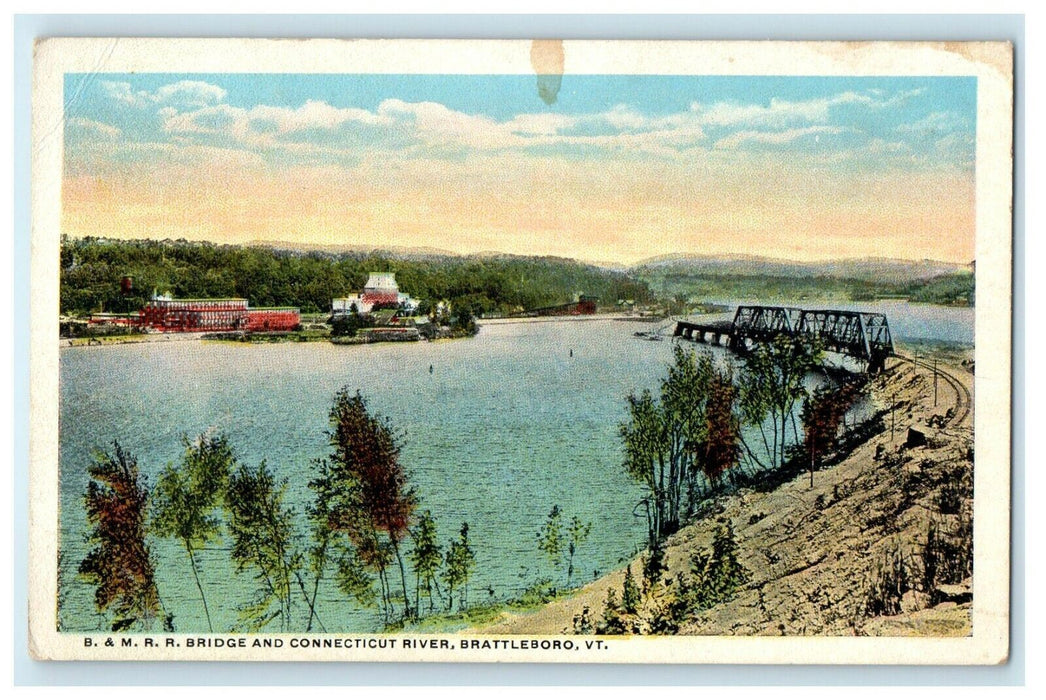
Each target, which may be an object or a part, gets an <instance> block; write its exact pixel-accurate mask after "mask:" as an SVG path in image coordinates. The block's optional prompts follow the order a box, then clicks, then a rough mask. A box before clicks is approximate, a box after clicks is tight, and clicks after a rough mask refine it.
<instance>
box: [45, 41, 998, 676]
mask: <svg viewBox="0 0 1046 700" xmlns="http://www.w3.org/2000/svg"><path fill="white" fill-rule="evenodd" d="M1012 52H1013V47H1012V45H1009V44H1006V43H1003V42H971V43H961V42H960V43H956V42H948V43H944V42H942V43H933V42H903V43H888V42H859V43H849V42H838V43H833V42H821V43H817V42H814V43H810V42H658V41H644V42H615V41H548V40H543V41H535V42H524V41H387V40H386V41H351V42H346V41H331V40H310V41H303V42H279V41H266V40H218V39H214V40H189V39H115V38H109V39H104V38H103V39H66V38H59V39H48V40H43V41H39V42H37V44H36V46H35V52H34V53H35V60H36V64H35V66H34V85H33V131H32V138H33V163H32V172H33V182H32V241H31V257H32V259H31V285H32V296H31V299H32V302H31V348H32V359H31V363H30V375H31V376H30V385H31V421H32V423H31V434H30V461H31V465H30V467H31V475H30V477H31V478H30V493H29V500H30V533H29V536H30V561H29V579H30V581H29V584H30V585H29V591H30V635H29V639H30V652H31V654H32V655H33V657H34V658H37V659H56V660H59V659H82V660H128V659H139V660H216V661H222V660H258V661H273V660H283V661H321V660H322V661H427V662H432V661H437V662H477V661H489V662H496V661H509V662H561V663H571V662H573V663H578V662H585V663H592V662H603V663H652V664H654V663H768V664H769V663H773V664H781V663H794V664H814V663H816V664H826V663H827V664H996V663H1003V662H1005V660H1006V658H1007V656H1008V651H1009V648H1008V638H1009V593H1008V591H1009V571H1010V545H1009V542H1010V539H1009V536H1010V534H1009V509H1010V503H1009V483H1010V481H1009V480H1010V440H1009V435H1010V379H1011V366H1010V356H1011V347H1010V335H1011V334H1010V314H1011V306H1012V304H1011V277H1010V269H1011V255H1012V245H1011V238H1012V231H1011V203H1012V154H1011V149H1012V137H1011V136H1012V117H1013V114H1012V108H1013V81H1012V68H1013V58H1012V57H1013V53H1012Z"/></svg>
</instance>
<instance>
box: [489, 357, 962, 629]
mask: <svg viewBox="0 0 1046 700" xmlns="http://www.w3.org/2000/svg"><path fill="white" fill-rule="evenodd" d="M939 369H940V370H941V371H942V372H944V373H946V375H945V374H942V375H941V376H939V377H938V405H937V406H936V407H935V406H934V400H933V393H934V388H933V384H934V381H933V371H932V369H930V368H929V367H922V366H916V365H915V364H913V363H911V362H909V361H905V360H893V361H891V363H890V364H889V369H888V372H886V373H884V374H883V375H881V376H879V377H877V378H876V379H874V380H873V381H872V382H870V383H869V385H868V388H869V392H870V397H871V400H872V401H873V402H874V405H875V407H876V409H877V414H878V416H879V419H880V421H881V422H880V423H879V424H878V429H877V431H873V434H872V435H871V437H869V438H868V439H867V440H865V441H863V442H861V443H860V444H857V445H856V446H851V447H848V448H847V449H846V450H845V452H844V453H841V454H838V455H836V456H835V458H834V459H829V460H828V461H829V462H833V461H834V462H835V463H834V464H831V465H830V466H825V467H823V468H821V469H819V470H818V471H816V472H815V473H814V479H813V486H812V487H811V485H810V476H809V474H808V473H800V474H798V475H797V476H795V477H794V478H792V479H791V480H789V481H787V482H785V483H783V484H780V483H779V484H775V485H770V484H767V485H765V486H762V487H755V488H743V489H740V490H737V491H735V492H734V493H732V494H728V495H724V496H721V497H719V498H717V499H716V500H715V501H714V502H713V503H710V504H708V507H707V508H706V509H705V512H704V513H703V517H701V518H700V519H698V520H697V521H695V522H694V523H692V524H691V525H689V526H687V527H685V528H683V529H682V530H681V531H680V532H678V533H676V534H675V535H674V536H673V537H671V538H670V539H669V540H668V543H667V551H666V563H667V564H668V571H667V572H665V573H663V574H662V576H661V577H659V578H658V580H657V581H656V582H653V583H651V584H649V585H648V584H646V583H643V577H642V569H643V559H642V558H640V559H639V560H637V561H635V562H633V563H632V567H631V568H632V571H633V573H634V574H635V575H636V579H637V580H638V581H640V582H641V585H642V587H643V594H642V602H641V604H640V605H639V608H638V610H637V612H636V614H634V615H624V622H625V627H626V628H627V629H629V630H631V631H634V632H639V633H650V632H651V631H652V630H654V629H659V628H660V629H662V630H663V629H664V627H663V624H662V623H663V622H664V619H665V614H666V610H669V609H670V608H671V607H672V603H673V600H674V599H675V598H676V597H677V596H678V595H679V584H678V582H679V581H680V579H681V575H683V576H685V575H687V574H689V573H690V571H691V566H692V564H691V561H692V558H693V557H694V555H695V554H700V553H702V552H708V551H710V548H711V544H712V540H713V537H714V535H715V532H716V531H717V529H721V528H722V527H723V525H725V524H726V523H729V525H730V526H731V528H732V530H733V535H734V541H735V542H736V545H737V549H736V551H737V559H738V561H739V562H740V564H741V565H742V566H743V567H744V569H745V570H746V573H747V576H746V580H745V582H744V583H742V584H741V585H740V586H739V587H738V588H737V589H736V590H735V591H734V592H733V594H732V597H731V598H730V599H729V600H727V601H725V602H719V603H717V604H715V605H712V606H711V607H707V608H705V609H699V610H696V611H693V610H691V611H689V612H688V613H687V614H686V615H684V616H682V617H678V616H677V619H675V620H674V621H673V625H672V629H673V631H675V632H677V633H678V634H690V635H883V636H911V635H927V636H963V635H968V634H970V630H971V622H970V607H971V601H972V590H971V587H970V586H971V583H970V581H971V572H972V512H973V474H972V470H973V435H972V422H973V416H972V387H973V376H972V375H971V374H970V373H969V372H968V371H967V370H966V369H964V368H963V367H961V366H957V365H947V366H945V365H941V366H940V368H939ZM891 409H892V415H891ZM891 424H893V425H894V429H893V430H892V431H891ZM910 428H911V429H912V431H913V432H910V431H909V429H910ZM623 582H624V571H623V570H620V571H616V572H614V573H612V574H609V575H607V576H605V577H603V578H601V579H599V580H597V581H595V582H593V583H591V584H589V585H588V586H586V587H584V588H583V589H581V590H580V591H578V593H577V594H576V595H574V596H571V597H570V598H567V599H562V600H558V601H555V602H553V603H551V604H549V605H547V606H545V607H543V608H541V609H540V610H538V611H536V612H534V613H529V614H520V615H510V614H508V613H506V614H504V615H503V617H502V618H501V619H500V620H498V621H495V622H494V623H492V624H490V625H487V626H485V627H483V628H482V629H479V630H475V631H477V632H480V633H492V634H493V633H497V634H514V633H545V634H555V633H568V634H569V633H573V632H576V631H578V630H579V625H578V621H579V620H582V619H583V618H585V617H587V618H588V619H589V620H590V621H591V622H592V626H593V627H596V628H598V625H599V623H600V621H601V620H602V619H603V616H604V613H605V607H606V606H605V601H606V599H607V591H608V589H613V590H614V591H615V594H614V595H615V597H616V599H617V600H618V601H621V600H622V589H623ZM586 608H587V613H586ZM582 628H584V627H582ZM585 631H588V629H587V628H585Z"/></svg>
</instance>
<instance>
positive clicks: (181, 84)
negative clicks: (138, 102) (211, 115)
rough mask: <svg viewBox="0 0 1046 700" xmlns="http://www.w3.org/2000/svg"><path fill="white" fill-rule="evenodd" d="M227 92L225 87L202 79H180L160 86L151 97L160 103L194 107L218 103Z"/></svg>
mask: <svg viewBox="0 0 1046 700" xmlns="http://www.w3.org/2000/svg"><path fill="white" fill-rule="evenodd" d="M227 94H228V93H227V92H226V91H225V89H224V88H221V87H218V86H217V85H211V84H210V83H205V82H203V81H202V80H180V81H178V82H177V83H171V84H170V85H164V86H163V87H161V88H159V89H158V90H156V92H155V93H153V94H152V95H151V99H152V101H153V102H156V103H158V104H174V105H181V106H183V107H188V108H192V107H205V106H208V105H216V104H218V103H219V102H221V101H222V100H224V99H225V96H226V95H227Z"/></svg>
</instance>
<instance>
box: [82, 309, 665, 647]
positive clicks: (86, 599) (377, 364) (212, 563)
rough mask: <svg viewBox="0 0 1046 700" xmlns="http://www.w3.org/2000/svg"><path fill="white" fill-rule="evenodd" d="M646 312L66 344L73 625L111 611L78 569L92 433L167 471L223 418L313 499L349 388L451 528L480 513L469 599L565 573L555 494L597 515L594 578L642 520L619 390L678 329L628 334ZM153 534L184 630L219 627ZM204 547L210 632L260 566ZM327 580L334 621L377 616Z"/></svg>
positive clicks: (589, 568) (247, 589)
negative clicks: (290, 338)
mask: <svg viewBox="0 0 1046 700" xmlns="http://www.w3.org/2000/svg"><path fill="white" fill-rule="evenodd" d="M650 328H652V326H651V325H649V324H637V323H625V322H617V321H588V322H577V323H570V322H566V323H564V322H559V323H537V324H513V325H494V326H486V327H484V328H483V329H482V332H481V333H480V334H479V336H477V337H476V338H474V339H472V340H467V341H447V342H441V343H409V344H407V343H405V344H389V345H374V346H356V347H337V346H333V345H330V344H328V343H306V344H289V343H288V344H277V345H254V346H252V345H236V344H222V343H200V342H176V343H150V344H139V345H123V346H114V347H102V348H99V347H92V348H69V349H63V350H62V352H61V372H62V407H61V468H62V484H61V486H62V489H61V491H62V546H63V550H64V552H65V557H64V558H65V561H64V580H63V585H64V587H65V590H67V591H68V593H67V596H68V597H67V602H66V605H65V608H64V610H63V615H62V617H63V623H64V624H65V626H66V627H67V628H68V629H70V630H81V629H94V628H96V627H97V626H98V625H99V624H100V623H102V620H101V618H100V617H99V616H98V615H97V614H95V613H94V611H93V604H92V602H91V595H92V589H91V587H90V586H89V585H88V584H85V583H83V582H80V581H77V580H76V577H75V568H76V566H77V564H78V563H79V561H80V560H81V559H82V558H83V556H84V554H85V553H86V544H85V543H84V542H83V533H84V532H85V531H86V523H85V518H84V515H83V506H82V495H83V493H84V489H85V487H86V484H87V476H86V468H87V465H88V464H89V463H90V454H91V450H92V449H96V448H104V447H106V446H107V443H109V442H111V441H112V440H113V439H118V440H119V441H120V443H121V444H122V445H123V446H125V447H126V448H128V449H130V450H131V451H132V452H133V454H134V455H136V456H137V457H138V460H139V464H140V467H141V469H142V471H143V473H145V474H147V475H148V476H149V477H150V482H153V483H154V482H155V478H156V475H157V473H158V472H159V470H160V469H162V468H163V466H164V465H165V464H166V463H168V462H171V461H177V460H178V459H179V457H180V454H181V445H180V438H181V436H182V434H183V433H184V434H188V435H190V436H193V435H196V434H198V433H201V432H203V431H206V430H216V431H223V432H225V433H226V434H227V435H228V436H229V438H230V441H231V443H232V445H233V446H234V448H235V449H236V451H237V453H238V455H239V456H240V457H241V458H242V459H244V460H246V461H247V462H249V463H257V462H259V461H260V460H262V459H265V460H267V462H268V464H269V466H270V467H272V468H273V469H274V470H275V471H276V472H277V473H278V474H279V475H280V476H282V477H287V478H288V479H289V480H290V487H289V494H288V495H289V499H290V501H291V502H292V503H293V504H294V505H295V507H296V509H297V510H298V512H299V513H301V514H303V513H304V507H305V505H306V504H307V503H308V501H309V499H310V496H311V492H310V491H309V489H308V488H307V483H308V481H309V479H310V478H312V474H313V467H312V460H313V459H314V458H316V457H321V456H323V455H325V454H327V452H328V446H327V445H326V438H325V436H324V430H325V429H326V427H327V412H328V411H329V408H330V404H331V400H332V397H333V395H334V393H335V392H336V391H337V390H338V389H339V388H340V387H342V386H348V387H349V388H350V389H352V390H355V389H359V390H361V391H362V392H363V393H364V394H365V395H366V396H367V397H368V398H369V401H370V407H371V408H372V410H375V411H377V412H380V413H382V414H385V415H387V416H388V417H389V418H390V419H391V420H392V422H393V424H395V425H396V426H397V427H399V428H401V429H402V430H403V431H404V432H405V439H404V449H403V455H402V461H403V464H404V465H405V466H406V467H407V469H408V470H409V472H410V476H411V483H412V485H414V487H415V488H416V489H417V492H418V494H419V495H420V497H421V500H422V507H423V508H428V509H431V510H432V512H433V514H434V515H435V517H436V519H437V521H438V524H439V529H440V540H441V541H442V542H443V543H446V542H447V541H448V540H450V539H451V538H452V537H454V536H456V534H457V531H458V529H459V528H460V526H461V523H462V521H466V520H467V521H468V523H469V526H470V537H471V539H472V541H473V544H474V547H475V550H476V556H477V567H476V573H475V574H474V578H473V581H472V582H471V583H470V601H473V602H477V601H482V600H484V599H486V598H488V597H489V596H490V595H491V590H492V591H493V596H494V597H495V598H498V599H504V598H508V597H511V596H513V595H516V594H518V593H520V592H521V591H522V590H523V589H525V588H526V587H527V586H528V585H531V584H533V583H534V582H535V581H536V580H538V579H540V578H542V577H544V576H549V575H550V574H551V573H552V572H551V570H550V566H549V565H548V564H547V562H545V561H544V560H543V559H542V558H541V557H540V556H539V553H538V551H537V547H536V545H535V539H536V533H537V531H538V529H539V528H540V527H541V525H542V524H543V522H544V520H545V517H546V515H547V513H548V511H549V510H550V509H551V508H552V506H553V505H554V504H559V505H560V507H561V508H563V510H564V511H565V516H566V518H567V519H568V520H569V518H570V517H572V516H574V515H577V516H579V517H580V518H581V519H582V520H584V521H586V522H589V521H590V522H591V523H592V530H591V535H590V537H589V539H588V541H587V542H585V544H584V545H583V546H582V547H581V548H580V550H579V552H578V554H577V557H576V571H577V572H578V573H576V574H575V576H576V577H577V576H578V575H579V574H580V575H581V576H583V577H584V578H585V579H586V580H587V579H590V578H591V577H592V574H593V572H594V571H597V570H598V571H606V570H608V569H610V568H612V567H614V566H616V565H617V564H618V563H619V562H620V561H621V560H622V558H623V557H626V556H628V555H630V554H631V553H632V552H633V551H634V550H635V549H636V548H637V547H638V546H639V545H640V544H641V543H642V541H643V538H644V531H645V525H644V521H642V520H640V519H637V518H635V517H633V515H632V508H633V506H634V504H635V503H636V501H637V500H638V498H639V497H640V496H639V490H638V488H637V487H636V486H634V485H633V484H631V483H630V482H629V481H628V479H627V478H626V477H625V476H624V474H623V471H622V469H621V466H620V463H621V454H620V443H619V440H618V437H617V426H618V424H619V423H620V422H621V421H622V420H623V418H624V416H625V402H624V397H625V396H626V395H627V394H628V392H630V391H634V390H639V389H642V388H645V387H651V388H653V387H656V386H657V382H658V380H659V378H660V376H661V375H662V373H663V371H664V368H665V366H666V365H667V364H668V362H669V361H670V359H671V343H669V342H662V343H652V342H649V341H642V340H638V339H635V338H633V337H632V333H633V332H634V331H636V330H647V329H650ZM571 350H573V357H571V356H570V351H571ZM430 364H431V365H432V366H433V372H432V373H431V374H430V373H429V365H430ZM153 547H154V554H155V558H156V561H157V568H158V580H159V583H160V594H161V597H162V598H163V600H164V603H165V605H166V606H167V608H168V609H169V610H172V611H173V612H174V614H175V625H176V628H177V629H178V631H199V630H206V622H205V619H204V617H203V613H202V609H201V606H200V605H199V602H198V593H197V591H196V589H195V585H194V584H193V583H192V580H191V574H190V570H189V568H188V560H187V558H186V556H185V554H184V551H183V550H182V549H181V548H180V546H179V545H177V544H175V543H174V542H172V541H160V540H157V541H154V542H153ZM202 560H203V563H202V569H203V577H204V581H203V585H204V588H205V590H206V591H208V592H209V593H210V595H209V596H208V598H209V600H208V602H209V603H210V605H211V610H212V613H211V614H212V618H214V622H215V630H216V631H221V630H227V629H229V628H230V627H231V626H232V625H233V624H234V623H235V619H236V613H235V608H236V606H237V605H239V604H241V603H243V602H245V601H246V600H248V599H249V597H250V594H251V585H250V581H249V574H243V575H239V576H238V575H236V574H235V572H233V571H232V570H231V568H230V567H229V565H228V563H227V560H228V557H227V554H226V553H225V552H224V551H222V550H221V549H220V547H219V548H215V549H212V550H209V551H206V552H204V553H203V556H202ZM563 575H565V572H561V576H563ZM575 580H576V579H575ZM411 583H412V585H413V582H411ZM326 593H327V595H326V596H325V597H326V600H323V601H321V604H320V605H321V614H322V617H323V621H324V623H325V624H326V626H327V628H328V629H332V628H340V629H358V630H366V629H372V628H373V626H374V625H375V624H376V620H375V618H374V614H373V613H360V612H359V611H356V610H354V609H353V607H352V606H350V605H347V604H342V603H340V602H339V601H338V597H339V596H338V594H337V592H336V591H335V590H334V588H333V586H330V587H328V589H327V591H326ZM216 608H217V610H216Z"/></svg>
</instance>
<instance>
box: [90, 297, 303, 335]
mask: <svg viewBox="0 0 1046 700" xmlns="http://www.w3.org/2000/svg"><path fill="white" fill-rule="evenodd" d="M122 321H123V322H122V323H121V322H120V321H119V320H115V319H113V318H111V317H109V316H108V315H98V316H92V317H91V323H114V322H115V323H118V324H120V325H131V326H139V327H142V328H149V329H152V330H154V331H159V332H161V333H207V332H217V331H292V330H294V329H296V328H297V327H298V326H299V325H300V324H301V313H300V312H299V310H298V309H296V308H292V307H276V308H257V309H252V308H250V306H249V304H248V303H247V300H246V299H173V298H171V297H170V296H156V297H153V299H152V300H151V301H150V302H149V303H147V304H146V305H145V306H144V307H143V308H142V309H141V310H140V311H139V312H138V316H137V317H135V316H129V317H124V319H122Z"/></svg>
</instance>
